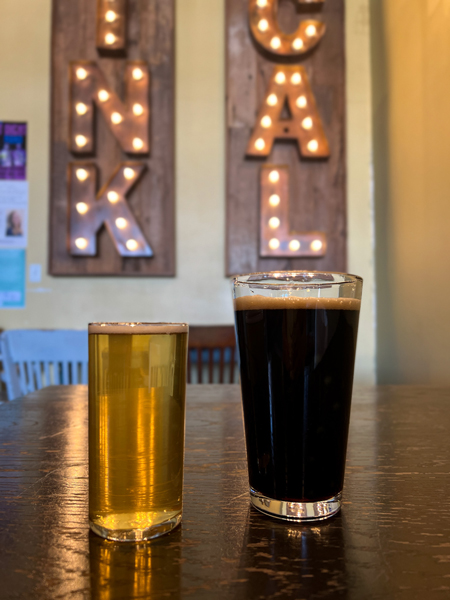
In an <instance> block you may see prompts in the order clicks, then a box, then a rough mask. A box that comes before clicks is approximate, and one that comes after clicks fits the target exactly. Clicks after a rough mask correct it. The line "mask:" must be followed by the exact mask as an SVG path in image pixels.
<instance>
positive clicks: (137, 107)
mask: <svg viewBox="0 0 450 600" xmlns="http://www.w3.org/2000/svg"><path fill="white" fill-rule="evenodd" d="M143 112H144V107H143V106H142V104H133V113H134V114H135V115H136V116H137V117H140V116H141V115H142V114H143Z"/></svg>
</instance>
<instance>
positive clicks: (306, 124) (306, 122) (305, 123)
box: [302, 117, 313, 129]
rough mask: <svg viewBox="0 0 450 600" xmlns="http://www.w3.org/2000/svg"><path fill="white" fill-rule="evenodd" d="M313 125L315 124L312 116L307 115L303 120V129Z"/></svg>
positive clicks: (310, 127)
mask: <svg viewBox="0 0 450 600" xmlns="http://www.w3.org/2000/svg"><path fill="white" fill-rule="evenodd" d="M312 126H313V120H312V119H311V117H306V119H303V121H302V127H303V129H312Z"/></svg>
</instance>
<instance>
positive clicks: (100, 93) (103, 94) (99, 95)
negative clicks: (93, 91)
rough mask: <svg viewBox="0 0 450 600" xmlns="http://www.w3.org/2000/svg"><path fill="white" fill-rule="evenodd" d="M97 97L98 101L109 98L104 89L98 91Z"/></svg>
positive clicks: (104, 100)
mask: <svg viewBox="0 0 450 600" xmlns="http://www.w3.org/2000/svg"><path fill="white" fill-rule="evenodd" d="M98 99H99V100H100V102H106V101H107V100H108V99H109V94H108V92H107V91H106V90H100V91H99V93H98Z"/></svg>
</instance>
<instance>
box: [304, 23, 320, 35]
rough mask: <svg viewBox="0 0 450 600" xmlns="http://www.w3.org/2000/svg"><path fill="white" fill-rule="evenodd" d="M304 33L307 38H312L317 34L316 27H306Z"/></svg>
mask: <svg viewBox="0 0 450 600" xmlns="http://www.w3.org/2000/svg"><path fill="white" fill-rule="evenodd" d="M305 33H306V35H307V36H308V37H313V35H316V33H317V29H316V26H315V25H308V27H307V28H306V29H305Z"/></svg>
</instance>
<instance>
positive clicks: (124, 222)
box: [116, 217, 128, 229]
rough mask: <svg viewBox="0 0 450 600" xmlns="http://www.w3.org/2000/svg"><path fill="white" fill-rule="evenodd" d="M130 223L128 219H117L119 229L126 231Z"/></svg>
mask: <svg viewBox="0 0 450 600" xmlns="http://www.w3.org/2000/svg"><path fill="white" fill-rule="evenodd" d="M127 223H128V221H127V220H126V219H123V218H122V217H119V218H118V219H116V227H117V228H118V229H125V227H126V226H127Z"/></svg>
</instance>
